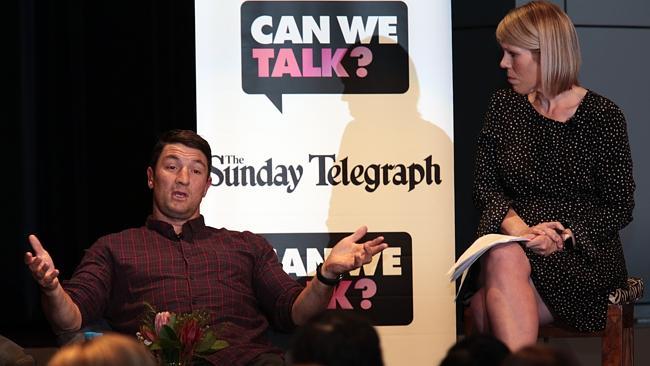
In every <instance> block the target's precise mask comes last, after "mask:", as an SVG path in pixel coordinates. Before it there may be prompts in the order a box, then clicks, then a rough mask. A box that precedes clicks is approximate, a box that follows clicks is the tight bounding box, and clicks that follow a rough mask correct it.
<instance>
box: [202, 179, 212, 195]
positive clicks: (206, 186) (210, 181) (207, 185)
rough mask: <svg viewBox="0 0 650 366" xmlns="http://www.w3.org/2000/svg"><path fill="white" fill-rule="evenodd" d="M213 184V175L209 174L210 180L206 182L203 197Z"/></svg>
mask: <svg viewBox="0 0 650 366" xmlns="http://www.w3.org/2000/svg"><path fill="white" fill-rule="evenodd" d="M211 186H212V176H210V175H208V181H207V182H205V190H204V191H203V197H205V195H206V194H208V188H210V187H211Z"/></svg>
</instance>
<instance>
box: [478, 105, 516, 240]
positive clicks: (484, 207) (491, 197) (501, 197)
mask: <svg viewBox="0 0 650 366" xmlns="http://www.w3.org/2000/svg"><path fill="white" fill-rule="evenodd" d="M499 103H501V101H499V98H497V96H496V95H495V96H493V97H492V100H491V101H490V106H489V108H488V111H487V113H486V115H485V122H484V124H483V128H482V129H481V132H480V134H479V137H478V147H477V152H476V166H475V172H474V190H473V196H474V197H473V198H474V205H475V206H476V208H477V209H478V210H479V211H480V220H479V225H478V230H477V236H482V235H485V234H489V233H498V232H500V228H501V223H502V222H503V219H504V218H505V216H506V214H507V213H508V209H509V208H510V204H511V202H510V199H509V198H508V197H507V196H506V194H505V193H504V189H503V185H502V181H501V177H500V173H499V171H498V168H497V145H496V140H497V136H496V133H495V129H496V127H497V124H498V116H497V114H498V113H496V112H497V110H498V104H499Z"/></svg>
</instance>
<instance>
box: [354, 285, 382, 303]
mask: <svg viewBox="0 0 650 366" xmlns="http://www.w3.org/2000/svg"><path fill="white" fill-rule="evenodd" d="M354 288H356V289H358V290H361V297H362V298H363V300H361V303H360V306H361V308H362V309H364V310H368V309H370V308H371V307H372V301H370V300H369V299H370V298H371V297H373V296H375V294H376V293H377V284H376V283H375V281H373V280H371V279H370V278H361V279H359V280H358V281H357V283H356V284H355V285H354Z"/></svg>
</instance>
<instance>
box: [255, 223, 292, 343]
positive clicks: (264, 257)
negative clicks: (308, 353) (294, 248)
mask: <svg viewBox="0 0 650 366" xmlns="http://www.w3.org/2000/svg"><path fill="white" fill-rule="evenodd" d="M246 234H248V235H250V236H251V238H250V239H247V240H252V241H255V242H256V243H255V244H256V246H257V247H258V253H259V254H258V256H257V258H256V260H255V270H254V273H253V286H254V288H255V294H256V297H257V300H258V302H259V303H260V305H261V308H262V311H263V312H264V314H265V315H266V317H267V319H268V320H269V322H270V323H271V324H272V325H273V327H274V329H276V330H279V331H285V332H286V331H290V330H292V329H293V328H294V327H295V324H294V322H293V318H292V316H291V310H292V308H293V303H294V302H295V301H296V298H297V297H298V295H299V294H300V292H301V291H302V289H303V286H301V285H300V284H299V283H298V282H296V281H295V280H294V279H293V278H291V277H290V276H289V275H288V274H287V273H286V272H285V271H284V269H282V264H281V263H280V261H279V260H278V256H277V254H276V253H275V251H274V250H273V247H272V246H271V244H269V243H268V242H267V241H266V239H264V238H263V237H261V236H259V235H254V234H252V233H246Z"/></svg>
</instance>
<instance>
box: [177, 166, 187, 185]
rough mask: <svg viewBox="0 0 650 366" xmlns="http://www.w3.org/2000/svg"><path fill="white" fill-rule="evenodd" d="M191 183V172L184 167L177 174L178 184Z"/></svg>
mask: <svg viewBox="0 0 650 366" xmlns="http://www.w3.org/2000/svg"><path fill="white" fill-rule="evenodd" d="M189 181H190V172H189V169H188V168H187V167H183V168H181V169H179V170H178V174H176V182H177V183H180V184H188V183H189Z"/></svg>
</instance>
